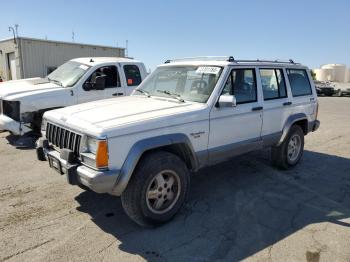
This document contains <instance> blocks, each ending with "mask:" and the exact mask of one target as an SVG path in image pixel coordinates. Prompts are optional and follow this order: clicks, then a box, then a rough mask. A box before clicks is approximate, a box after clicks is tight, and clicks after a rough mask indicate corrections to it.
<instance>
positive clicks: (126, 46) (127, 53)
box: [125, 40, 129, 57]
mask: <svg viewBox="0 0 350 262" xmlns="http://www.w3.org/2000/svg"><path fill="white" fill-rule="evenodd" d="M128 45H129V40H126V45H125V56H126V57H128V56H129V50H128V49H129V48H128Z"/></svg>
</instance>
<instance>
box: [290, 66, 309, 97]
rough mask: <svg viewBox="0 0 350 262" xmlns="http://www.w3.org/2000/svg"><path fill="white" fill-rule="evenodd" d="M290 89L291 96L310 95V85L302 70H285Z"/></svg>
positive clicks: (304, 71)
mask: <svg viewBox="0 0 350 262" xmlns="http://www.w3.org/2000/svg"><path fill="white" fill-rule="evenodd" d="M287 74H288V79H289V83H290V87H291V89H292V94H293V96H305V95H311V94H312V91H311V85H310V81H309V78H308V75H307V73H306V70H304V69H288V70H287Z"/></svg>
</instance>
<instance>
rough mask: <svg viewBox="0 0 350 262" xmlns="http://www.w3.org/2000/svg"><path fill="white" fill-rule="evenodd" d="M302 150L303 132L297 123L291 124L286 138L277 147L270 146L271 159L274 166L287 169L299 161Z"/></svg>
mask: <svg viewBox="0 0 350 262" xmlns="http://www.w3.org/2000/svg"><path fill="white" fill-rule="evenodd" d="M303 152H304V132H303V130H302V129H301V127H300V126H298V125H293V126H292V127H291V128H290V130H289V133H288V135H287V137H286V139H285V140H284V141H283V143H282V144H281V145H280V146H278V147H272V150H271V159H272V163H273V165H274V166H276V167H279V168H282V169H288V168H289V167H293V166H295V165H296V164H298V162H299V161H300V159H301V157H302V155H303Z"/></svg>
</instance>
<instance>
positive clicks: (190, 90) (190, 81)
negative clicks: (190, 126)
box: [135, 66, 222, 103]
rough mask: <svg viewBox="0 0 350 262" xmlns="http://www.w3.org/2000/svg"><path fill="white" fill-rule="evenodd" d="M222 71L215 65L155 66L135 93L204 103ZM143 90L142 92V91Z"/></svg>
mask: <svg viewBox="0 0 350 262" xmlns="http://www.w3.org/2000/svg"><path fill="white" fill-rule="evenodd" d="M221 72H222V68H221V67H217V66H166V67H159V68H157V69H156V70H155V71H154V72H153V73H152V74H151V75H150V76H149V77H148V78H147V79H146V80H145V81H144V82H143V83H142V84H141V85H140V87H139V88H138V89H140V90H142V91H141V92H136V93H135V95H142V94H147V95H149V96H161V97H167V98H169V97H173V98H176V97H177V98H179V99H181V100H185V101H192V102H199V103H205V102H207V100H208V98H209V97H210V95H211V93H212V91H213V89H214V87H215V85H216V82H217V81H218V79H219V77H220V74H221ZM143 91H144V92H143Z"/></svg>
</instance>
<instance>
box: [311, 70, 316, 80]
mask: <svg viewBox="0 0 350 262" xmlns="http://www.w3.org/2000/svg"><path fill="white" fill-rule="evenodd" d="M310 73H311V76H312V79H313V80H317V79H316V73H315V72H314V70H310Z"/></svg>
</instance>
